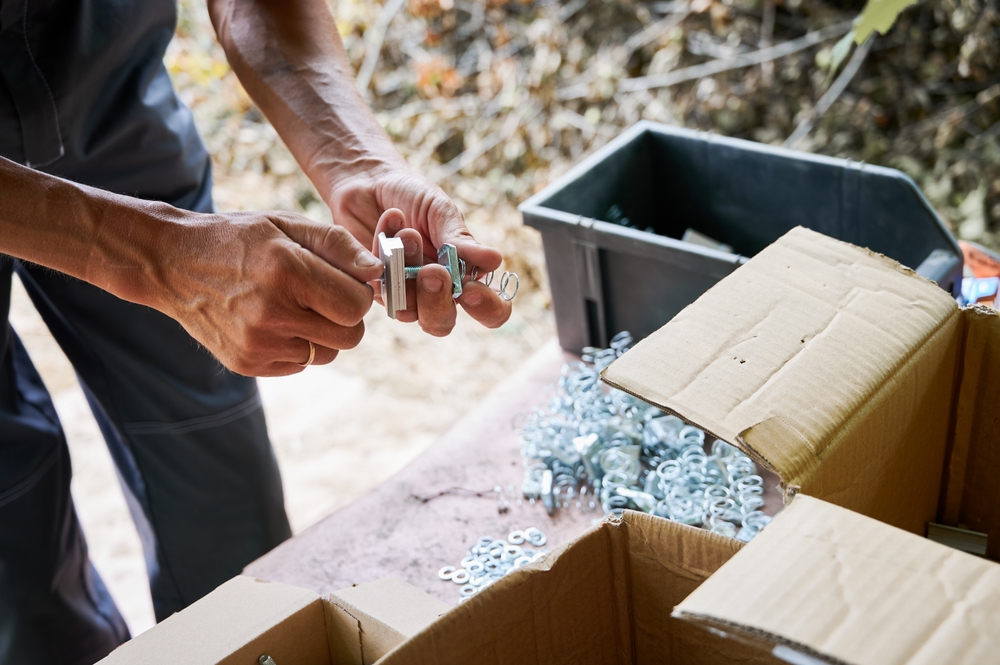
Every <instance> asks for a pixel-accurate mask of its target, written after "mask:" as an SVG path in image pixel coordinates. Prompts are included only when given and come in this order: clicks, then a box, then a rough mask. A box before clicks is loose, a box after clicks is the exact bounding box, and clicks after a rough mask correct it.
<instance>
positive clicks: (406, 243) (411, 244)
mask: <svg viewBox="0 0 1000 665" xmlns="http://www.w3.org/2000/svg"><path fill="white" fill-rule="evenodd" d="M403 253H404V254H406V255H407V256H413V255H414V254H416V253H417V241H416V240H410V239H409V238H407V239H404V240H403Z"/></svg>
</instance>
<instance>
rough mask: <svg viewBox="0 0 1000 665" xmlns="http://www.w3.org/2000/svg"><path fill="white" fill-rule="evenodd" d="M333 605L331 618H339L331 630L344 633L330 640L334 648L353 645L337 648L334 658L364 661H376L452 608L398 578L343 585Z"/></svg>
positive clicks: (335, 661) (335, 659) (364, 662)
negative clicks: (348, 585)
mask: <svg viewBox="0 0 1000 665" xmlns="http://www.w3.org/2000/svg"><path fill="white" fill-rule="evenodd" d="M329 608H330V609H329V612H328V620H332V621H334V622H336V623H333V624H331V627H330V630H331V634H333V633H334V632H336V634H337V635H338V636H342V637H338V639H336V640H334V639H331V640H330V644H331V648H332V647H333V646H334V645H345V646H346V645H350V649H349V650H348V651H347V652H341V651H339V650H338V651H335V652H334V658H333V662H334V663H347V662H352V663H354V662H360V663H363V664H364V665H372V663H374V662H375V661H377V660H378V659H379V658H381V657H382V656H384V655H385V654H386V653H388V652H389V651H390V650H392V648H393V647H395V646H396V645H397V644H400V643H401V642H403V641H404V640H406V638H407V637H409V636H411V635H416V634H417V633H419V632H420V631H421V630H423V629H424V628H426V627H427V626H428V625H430V624H431V623H433V622H434V621H435V620H436V619H437V618H438V617H439V616H441V615H442V614H444V613H445V612H447V611H448V610H449V609H451V608H450V607H449V606H448V605H446V604H444V603H443V602H441V601H440V600H438V599H437V598H433V597H431V596H429V595H427V594H426V593H424V592H423V591H421V590H420V589H417V588H416V587H414V586H411V585H409V584H407V583H406V582H404V581H402V580H399V579H396V578H388V579H384V580H378V581H375V582H369V583H367V584H362V585H359V586H355V587H349V588H347V589H341V590H340V591H338V592H337V593H336V594H334V596H332V597H331V598H330V603H329ZM338 625H339V626H340V627H339V628H336V627H334V626H338ZM352 636H353V639H352ZM359 638H360V639H359ZM355 647H357V649H355Z"/></svg>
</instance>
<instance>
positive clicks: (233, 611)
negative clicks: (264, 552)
mask: <svg viewBox="0 0 1000 665" xmlns="http://www.w3.org/2000/svg"><path fill="white" fill-rule="evenodd" d="M262 653H268V654H270V655H272V656H274V658H275V660H276V661H277V662H278V663H295V662H298V663H308V664H309V665H329V663H330V649H329V647H328V646H327V639H326V628H325V622H324V619H323V603H322V601H321V600H320V598H319V596H318V595H317V594H315V593H313V592H312V591H307V590H305V589H299V588H297V587H292V586H288V585H286V584H274V583H271V582H264V581H261V580H256V579H253V578H250V577H235V578H233V579H231V580H229V581H228V582H226V583H225V584H223V585H222V586H220V587H219V588H218V589H216V590H215V591H213V592H212V593H210V594H208V595H207V596H205V597H204V598H202V599H201V600H199V601H198V602H196V603H194V604H193V605H191V606H190V607H188V608H187V609H185V610H184V611H183V612H178V613H177V614H174V615H173V616H171V617H168V618H167V619H166V620H164V621H163V622H161V623H160V624H159V625H157V626H156V627H155V628H153V629H151V630H147V631H146V632H145V633H143V634H141V635H139V636H138V637H136V638H135V639H133V640H131V641H129V642H126V643H125V644H124V645H122V646H120V647H119V648H118V649H116V650H115V651H113V652H112V653H111V655H109V656H108V657H107V658H105V659H104V660H102V661H101V665H179V664H180V663H183V664H184V665H244V664H249V665H252V664H253V663H256V662H257V658H258V657H259V656H260V655H261V654H262Z"/></svg>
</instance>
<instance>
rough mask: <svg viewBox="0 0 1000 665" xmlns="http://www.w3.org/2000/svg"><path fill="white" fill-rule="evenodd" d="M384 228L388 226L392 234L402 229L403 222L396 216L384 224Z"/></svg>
mask: <svg viewBox="0 0 1000 665" xmlns="http://www.w3.org/2000/svg"><path fill="white" fill-rule="evenodd" d="M386 226H388V227H389V228H390V229H391V230H392V231H393V232H396V231H398V230H400V229H401V228H403V220H402V219H400V218H399V217H398V216H396V217H393V218H392V219H390V220H389V221H388V222H386Z"/></svg>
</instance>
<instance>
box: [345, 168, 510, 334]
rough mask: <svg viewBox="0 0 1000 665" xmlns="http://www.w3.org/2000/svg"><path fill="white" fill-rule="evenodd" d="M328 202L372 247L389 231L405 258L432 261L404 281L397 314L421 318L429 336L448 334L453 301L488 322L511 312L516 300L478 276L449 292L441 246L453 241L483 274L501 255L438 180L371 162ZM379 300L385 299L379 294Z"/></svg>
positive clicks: (493, 323)
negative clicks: (456, 293)
mask: <svg viewBox="0 0 1000 665" xmlns="http://www.w3.org/2000/svg"><path fill="white" fill-rule="evenodd" d="M329 204H330V210H331V211H332V213H333V221H334V223H336V224H338V225H341V226H344V227H345V228H347V229H348V230H349V231H350V232H351V233H352V234H354V237H355V238H357V239H358V240H359V241H361V242H362V243H365V244H367V245H369V246H371V247H372V248H373V249H372V251H374V252H377V251H378V248H377V246H376V245H375V238H377V237H378V234H379V233H382V232H385V234H386V235H387V236H389V237H392V236H397V237H399V238H400V239H401V240H402V241H403V247H404V250H405V254H406V263H407V265H417V266H419V265H425V264H428V265H426V267H425V268H424V269H423V270H421V271H420V274H419V275H418V277H417V279H416V280H415V281H416V284H413V282H412V281H410V282H408V283H407V295H406V302H407V309H406V310H404V311H401V312H398V313H397V318H398V319H399V320H400V321H406V322H412V321H418V322H419V323H420V327H421V328H422V329H423V330H424V331H425V332H427V333H429V334H431V335H435V336H438V337H441V336H444V335H447V334H448V333H450V332H451V329H452V328H453V327H454V325H455V315H456V307H455V304H456V302H457V303H458V304H460V305H461V306H462V308H463V309H464V310H465V311H466V312H468V314H469V315H470V316H471V317H472V318H473V319H475V320H476V321H478V322H479V323H481V324H483V325H484V326H486V327H488V328H498V327H500V326H501V325H503V324H504V323H505V322H506V321H507V319H509V318H510V313H511V304H510V303H509V302H507V301H504V300H501V298H500V296H499V295H498V294H497V293H496V292H495V291H493V290H492V289H491V288H489V287H487V286H486V285H484V284H482V283H480V282H473V281H467V282H466V283H465V284H464V285H463V287H462V295H461V297H459V299H458V300H457V301H456V300H454V299H453V298H452V295H451V288H450V281H451V278H450V276H449V275H448V272H447V271H446V270H445V269H444V268H443V267H442V266H439V265H437V250H438V248H439V247H441V245H443V244H445V243H450V244H452V245H455V247H456V248H457V249H458V256H459V258H461V259H462V260H464V261H465V265H466V274H467V276H471V274H472V271H473V268H474V267H475V268H478V271H479V274H480V275H484V276H485V275H486V274H487V273H489V272H491V271H493V270H496V269H497V268H499V267H500V261H501V258H502V257H501V255H500V252H498V251H497V250H495V249H492V248H490V247H486V246H484V245H480V244H479V243H478V242H477V241H476V239H475V238H473V237H472V234H471V233H469V230H468V228H466V226H465V218H464V217H463V216H462V212H461V211H460V210H459V209H458V207H457V206H456V205H455V204H454V202H452V200H451V199H449V198H448V196H447V195H446V194H445V193H444V192H443V191H442V190H441V188H440V187H438V186H436V185H434V184H432V183H431V182H429V181H428V180H427V179H425V178H423V177H421V176H419V175H417V174H416V173H414V172H413V171H412V170H410V169H409V168H408V167H406V166H393V167H390V168H380V169H373V170H372V171H369V172H365V173H361V174H358V175H355V176H353V177H349V178H347V179H345V180H343V181H341V182H338V183H336V184H335V185H334V187H333V189H332V191H331V192H330V194H329ZM376 220H377V223H375V221H376ZM431 264H433V265H431ZM376 299H377V300H379V302H381V297H380V296H379V295H378V294H376Z"/></svg>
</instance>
